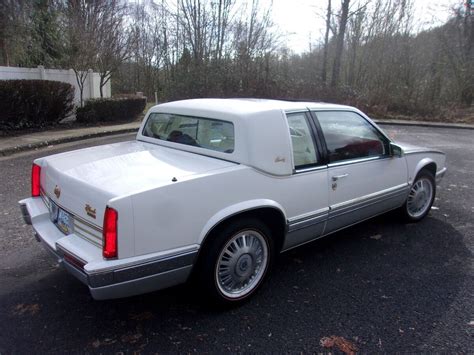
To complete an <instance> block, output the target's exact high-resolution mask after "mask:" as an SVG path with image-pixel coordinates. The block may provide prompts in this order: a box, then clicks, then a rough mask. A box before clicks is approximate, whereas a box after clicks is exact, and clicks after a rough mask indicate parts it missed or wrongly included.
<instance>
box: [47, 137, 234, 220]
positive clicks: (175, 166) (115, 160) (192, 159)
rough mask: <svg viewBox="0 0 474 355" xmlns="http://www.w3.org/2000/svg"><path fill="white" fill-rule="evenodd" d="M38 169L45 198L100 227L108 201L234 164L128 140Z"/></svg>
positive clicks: (53, 159)
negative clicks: (174, 179)
mask: <svg viewBox="0 0 474 355" xmlns="http://www.w3.org/2000/svg"><path fill="white" fill-rule="evenodd" d="M41 165H42V170H41V174H42V176H41V183H42V189H43V192H44V194H45V195H46V197H47V198H49V199H51V200H52V201H53V202H55V203H56V204H57V205H58V206H59V207H62V208H63V209H65V210H66V211H69V212H70V213H72V214H73V215H75V216H78V217H80V218H81V219H83V220H84V221H85V222H88V223H91V224H93V225H94V226H97V227H100V228H102V221H103V215H104V211H105V207H106V204H107V202H108V201H109V200H110V199H112V198H114V197H119V196H128V195H131V194H133V193H134V192H138V191H144V190H147V189H152V188H157V187H160V186H164V185H168V184H173V183H175V182H173V181H172V180H173V178H176V180H177V181H180V180H183V179H189V178H192V177H193V176H198V175H200V174H206V173H208V172H209V171H212V170H217V169H222V168H226V167H229V166H232V165H235V163H231V162H227V161H224V160H219V159H216V158H210V157H206V156H202V155H198V154H193V153H189V152H185V151H180V150H177V149H172V148H167V147H163V146H158V145H153V144H150V143H145V142H139V141H132V142H123V143H115V144H108V145H103V146H98V147H92V148H86V149H81V150H76V151H72V152H67V153H61V154H57V155H52V156H49V157H46V158H44V159H43V160H42V163H41ZM93 210H95V213H92V212H93Z"/></svg>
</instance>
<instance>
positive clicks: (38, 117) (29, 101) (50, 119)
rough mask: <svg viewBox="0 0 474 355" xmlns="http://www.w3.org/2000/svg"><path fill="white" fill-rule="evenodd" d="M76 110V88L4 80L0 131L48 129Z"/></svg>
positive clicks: (1, 82) (0, 87)
mask: <svg viewBox="0 0 474 355" xmlns="http://www.w3.org/2000/svg"><path fill="white" fill-rule="evenodd" d="M73 108H74V87H73V86H72V85H70V84H68V83H63V82H59V81H50V80H0V129H2V130H13V129H22V128H44V127H47V126H52V125H54V124H57V123H58V122H59V121H60V120H62V119H63V118H65V117H66V116H67V115H68V114H69V113H70V112H71V110H72V109H73Z"/></svg>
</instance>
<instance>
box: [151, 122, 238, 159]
mask: <svg viewBox="0 0 474 355" xmlns="http://www.w3.org/2000/svg"><path fill="white" fill-rule="evenodd" d="M143 135H144V136H147V137H152V138H156V139H160V140H164V141H168V142H174V143H180V144H186V145H191V146H195V147H201V148H205V149H210V150H216V151H219V152H223V153H232V152H233V151H234V125H233V124H232V122H227V121H220V120H215V119H211V118H202V117H193V116H182V115H176V114H169V113H151V114H150V115H149V116H148V120H147V122H146V124H145V127H144V129H143Z"/></svg>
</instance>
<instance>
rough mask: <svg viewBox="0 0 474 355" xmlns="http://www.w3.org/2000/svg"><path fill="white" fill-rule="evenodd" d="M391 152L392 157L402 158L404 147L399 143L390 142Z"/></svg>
mask: <svg viewBox="0 0 474 355" xmlns="http://www.w3.org/2000/svg"><path fill="white" fill-rule="evenodd" d="M389 154H390V156H391V157H397V158H401V157H403V149H402V147H400V146H399V145H398V144H395V143H392V142H390V146H389Z"/></svg>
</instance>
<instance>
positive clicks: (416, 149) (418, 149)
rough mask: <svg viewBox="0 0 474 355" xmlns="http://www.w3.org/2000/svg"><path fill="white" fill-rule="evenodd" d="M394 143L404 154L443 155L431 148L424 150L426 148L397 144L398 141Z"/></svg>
mask: <svg viewBox="0 0 474 355" xmlns="http://www.w3.org/2000/svg"><path fill="white" fill-rule="evenodd" d="M395 143H396V144H398V145H399V146H400V147H401V148H402V149H403V152H404V153H415V152H417V153H418V152H420V153H421V152H438V153H441V154H444V153H443V152H442V151H440V150H437V149H433V148H426V147H421V146H418V145H413V144H410V143H404V142H398V141H397V142H395Z"/></svg>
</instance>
